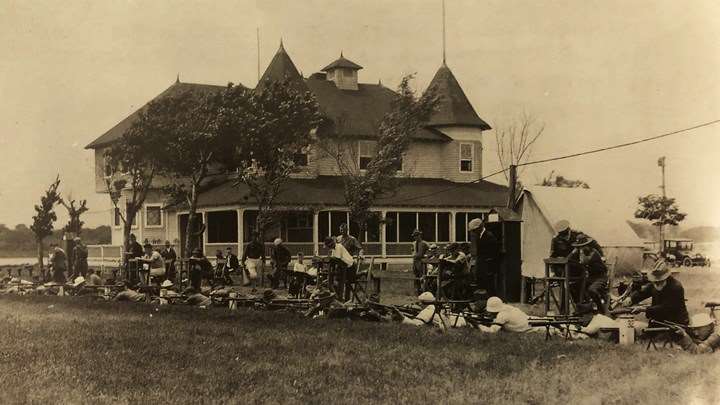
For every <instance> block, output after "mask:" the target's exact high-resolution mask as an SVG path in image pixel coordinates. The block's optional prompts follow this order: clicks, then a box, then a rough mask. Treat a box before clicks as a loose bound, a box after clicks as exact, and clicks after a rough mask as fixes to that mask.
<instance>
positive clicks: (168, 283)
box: [160, 280, 174, 288]
mask: <svg viewBox="0 0 720 405" xmlns="http://www.w3.org/2000/svg"><path fill="white" fill-rule="evenodd" d="M173 285H174V284H173V282H172V281H170V280H165V281H163V282H162V284H160V287H162V288H170V287H172V286H173Z"/></svg>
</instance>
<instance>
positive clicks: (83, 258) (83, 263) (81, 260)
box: [72, 236, 88, 277]
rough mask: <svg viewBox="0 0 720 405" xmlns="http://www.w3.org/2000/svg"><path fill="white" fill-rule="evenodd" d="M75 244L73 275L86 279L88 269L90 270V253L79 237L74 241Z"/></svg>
mask: <svg viewBox="0 0 720 405" xmlns="http://www.w3.org/2000/svg"><path fill="white" fill-rule="evenodd" d="M73 242H75V247H73V251H72V254H73V268H74V272H73V275H74V276H75V277H78V276H82V277H85V276H86V275H87V269H88V262H87V259H88V251H87V247H86V246H85V245H84V244H83V243H82V240H81V239H80V237H79V236H76V237H75V238H74V239H73Z"/></svg>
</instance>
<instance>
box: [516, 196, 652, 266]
mask: <svg viewBox="0 0 720 405" xmlns="http://www.w3.org/2000/svg"><path fill="white" fill-rule="evenodd" d="M634 203H635V201H634V199H632V198H622V197H621V196H617V195H611V194H607V193H602V192H599V191H597V190H593V189H583V188H562V187H540V186H536V187H529V188H526V189H525V190H523V192H522V193H521V195H520V197H519V199H518V206H517V208H518V212H520V215H521V217H522V221H523V222H522V274H523V276H525V277H543V276H544V272H545V267H544V264H543V259H544V258H546V257H547V256H548V254H549V252H550V241H551V240H552V238H553V236H554V234H555V231H554V229H553V225H554V224H555V223H557V222H558V221H560V220H562V219H566V220H568V221H570V226H571V227H572V228H573V229H576V230H579V231H582V232H584V233H586V234H588V235H590V236H591V237H593V238H594V239H595V240H597V241H598V243H600V246H602V248H603V250H604V252H605V256H606V257H607V258H608V260H609V261H610V262H612V261H614V260H616V259H617V265H616V274H623V273H627V272H629V271H633V270H640V268H641V267H642V260H643V241H642V239H640V238H639V237H638V236H637V235H636V234H635V231H633V230H632V228H631V227H630V225H629V224H628V223H627V221H628V220H629V219H630V218H632V217H633V204H634Z"/></svg>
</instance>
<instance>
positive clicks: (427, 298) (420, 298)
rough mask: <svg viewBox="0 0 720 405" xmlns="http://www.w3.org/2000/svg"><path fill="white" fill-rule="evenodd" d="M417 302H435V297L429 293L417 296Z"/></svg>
mask: <svg viewBox="0 0 720 405" xmlns="http://www.w3.org/2000/svg"><path fill="white" fill-rule="evenodd" d="M418 301H420V302H435V296H434V295H433V293H431V292H430V291H425V292H424V293H422V294H420V295H418Z"/></svg>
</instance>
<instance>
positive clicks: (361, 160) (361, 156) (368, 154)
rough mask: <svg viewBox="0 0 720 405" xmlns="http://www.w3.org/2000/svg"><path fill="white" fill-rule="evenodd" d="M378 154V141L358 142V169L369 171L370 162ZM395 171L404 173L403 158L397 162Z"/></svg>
mask: <svg viewBox="0 0 720 405" xmlns="http://www.w3.org/2000/svg"><path fill="white" fill-rule="evenodd" d="M376 154H377V142H376V141H359V142H358V167H359V168H360V170H367V168H368V165H370V161H372V159H373V158H374V157H375V155H376ZM395 170H397V171H398V172H401V171H402V157H400V158H399V159H398V161H397V162H395Z"/></svg>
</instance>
